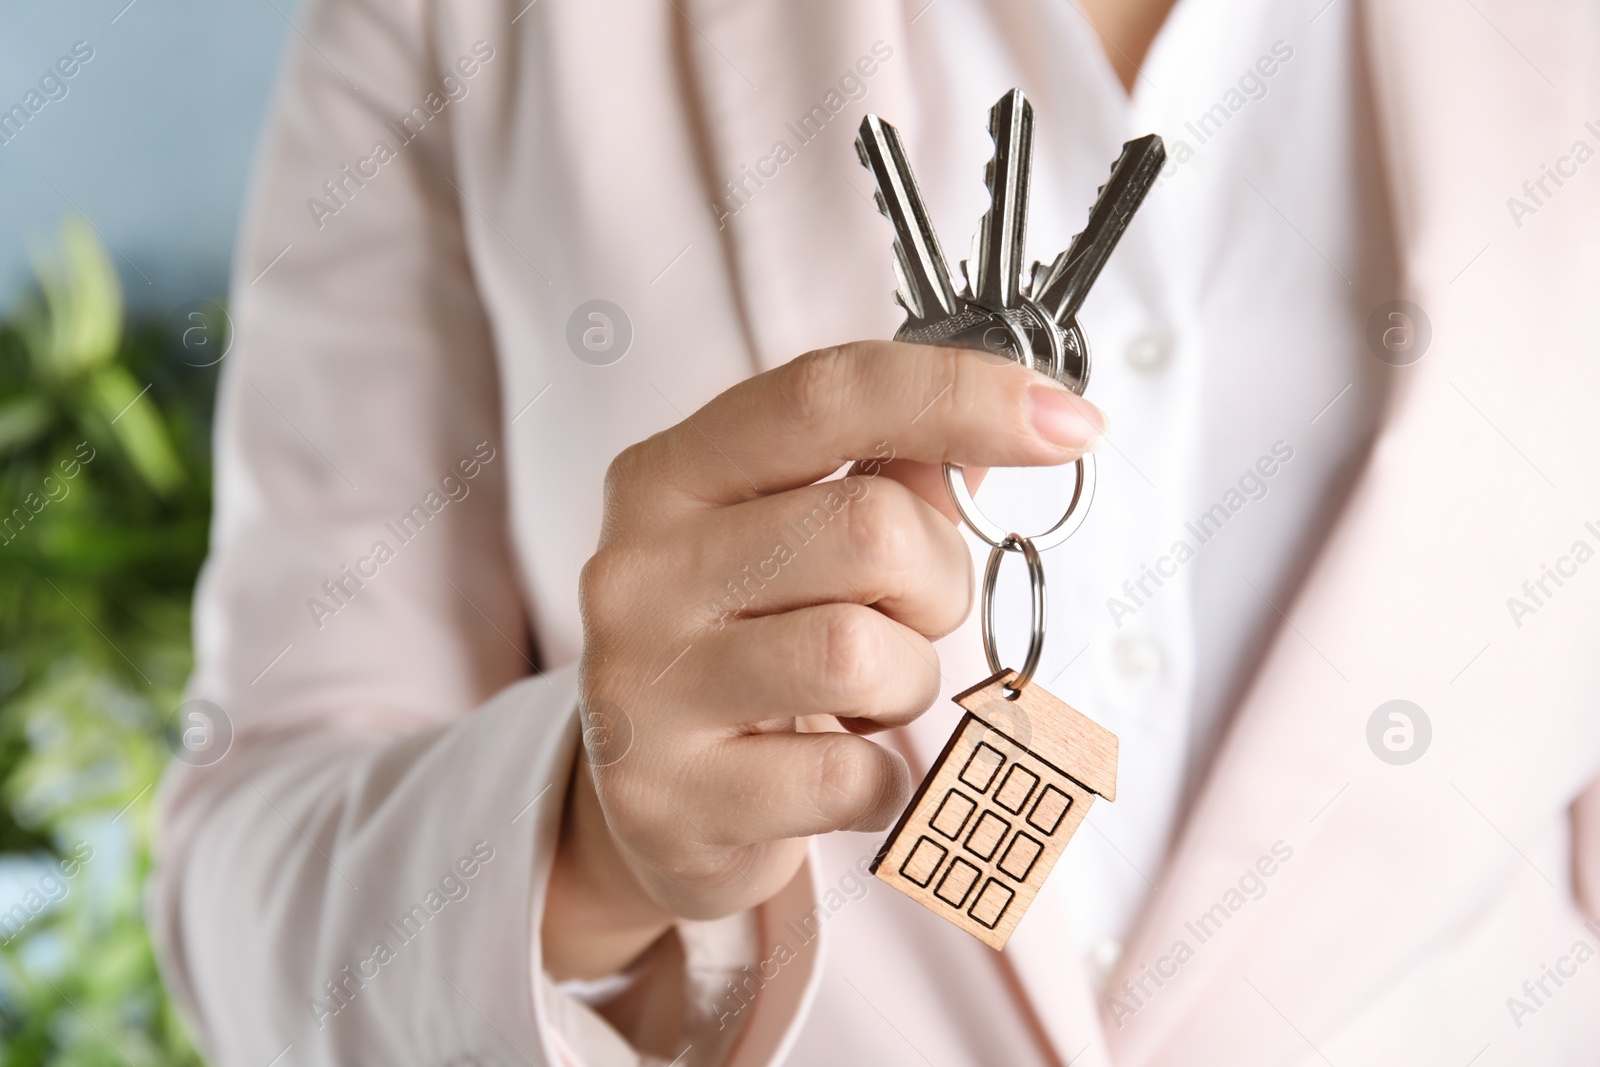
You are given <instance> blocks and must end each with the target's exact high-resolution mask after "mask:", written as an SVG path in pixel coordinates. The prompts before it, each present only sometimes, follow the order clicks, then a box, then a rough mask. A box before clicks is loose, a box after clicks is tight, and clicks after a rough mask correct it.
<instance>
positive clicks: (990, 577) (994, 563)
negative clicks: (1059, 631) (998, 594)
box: [980, 534, 1045, 693]
mask: <svg viewBox="0 0 1600 1067" xmlns="http://www.w3.org/2000/svg"><path fill="white" fill-rule="evenodd" d="M1017 551H1020V552H1021V553H1022V558H1023V559H1025V560H1027V561H1028V586H1029V594H1030V596H1031V598H1032V601H1033V633H1032V635H1031V636H1030V637H1029V638H1028V658H1027V659H1025V660H1023V661H1022V670H1020V671H1018V672H1017V676H1016V677H1015V678H1014V679H1012V680H1011V684H1010V685H1009V686H1008V687H1007V688H1009V689H1010V690H1012V691H1013V692H1016V693H1020V692H1022V689H1023V687H1024V686H1026V685H1027V684H1028V682H1029V681H1030V680H1032V678H1033V672H1034V671H1036V670H1038V669H1039V657H1040V655H1042V654H1043V653H1044V612H1045V601H1044V561H1043V560H1041V559H1040V558H1039V549H1038V548H1037V547H1035V545H1034V543H1033V541H1032V540H1031V539H1029V538H1026V537H1019V536H1017V535H1016V534H1007V535H1006V536H1005V537H1003V538H1002V539H1001V541H1000V543H999V544H998V545H995V546H994V547H993V548H992V549H990V550H989V565H988V566H987V567H985V568H984V570H983V609H982V613H981V615H980V620H981V628H982V631H983V654H984V656H986V657H987V658H988V660H989V669H990V670H991V671H994V672H995V673H996V674H998V673H1000V672H1001V671H1003V670H1005V668H1004V667H1003V666H1001V664H1000V654H999V651H998V650H997V648H996V646H995V640H994V591H995V586H996V585H998V584H999V578H1000V561H1001V560H1003V559H1005V556H1006V553H1007V552H1017Z"/></svg>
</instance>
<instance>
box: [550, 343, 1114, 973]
mask: <svg viewBox="0 0 1600 1067" xmlns="http://www.w3.org/2000/svg"><path fill="white" fill-rule="evenodd" d="M1103 429H1104V420H1103V417H1102V416H1101V415H1100V413H1099V411H1098V410H1097V409H1095V408H1094V407H1093V405H1091V404H1089V403H1088V402H1087V401H1085V400H1083V399H1081V398H1079V397H1077V396H1075V395H1073V394H1071V393H1069V392H1068V391H1067V390H1065V389H1063V388H1061V387H1060V386H1058V385H1056V384H1055V383H1054V382H1051V381H1049V380H1047V379H1045V378H1044V377H1042V376H1041V375H1038V374H1035V373H1034V372H1033V371H1030V370H1027V369H1026V368H1024V367H1020V366H1017V365H1015V364H1012V363H1010V362H1002V361H997V360H996V359H995V358H994V357H986V356H984V355H983V354H981V353H975V352H965V351H956V350H950V349H939V348H930V347H925V346H920V345H904V344H896V343H893V342H875V341H874V342H862V343H858V344H850V345H844V346H842V347H839V348H832V349H826V350H823V351H819V352H813V353H810V354H809V355H805V356H802V357H800V358H799V359H797V360H794V361H793V362H791V363H788V364H786V365H784V366H782V367H779V368H777V369H775V370H772V371H769V372H767V373H765V374H761V375H758V376H757V377H754V378H751V379H749V380H747V381H745V382H742V383H740V384H739V385H737V386H735V387H733V388H732V389H729V390H728V391H727V392H725V393H723V394H722V395H721V396H719V397H717V398H716V399H714V400H712V401H711V402H710V403H709V404H707V405H706V406H705V407H704V408H702V409H701V410H700V411H698V412H697V413H695V415H693V416H692V417H690V418H689V419H686V420H685V421H684V422H682V423H680V424H678V425H677V426H674V427H672V428H671V429H668V430H665V431H663V432H662V433H659V434H656V435H655V436H654V437H652V438H650V439H649V440H647V441H644V442H642V443H640V444H638V445H635V446H633V447H632V448H629V449H628V450H627V451H625V452H623V453H622V454H621V455H620V456H618V457H617V459H616V461H615V462H614V463H612V465H611V469H610V471H609V472H608V474H607V477H606V497H605V519H604V523H603V526H602V530H601V535H600V546H599V550H598V551H597V552H596V553H595V555H594V557H593V558H592V559H590V560H589V562H588V564H587V565H586V566H585V567H584V570H583V580H582V588H581V596H582V608H583V629H584V645H583V659H582V664H581V673H580V678H581V701H582V707H583V710H584V713H585V716H586V722H591V723H594V724H597V725H603V726H609V727H610V728H611V730H612V731H613V737H612V739H611V741H610V744H611V745H617V744H619V743H620V742H618V741H617V739H616V736H615V728H616V726H617V724H618V723H619V722H622V721H626V722H627V723H629V724H631V731H632V733H631V743H630V744H629V746H628V748H627V749H626V752H625V754H623V753H621V752H620V751H618V750H616V749H614V748H613V749H609V750H608V746H607V743H605V742H604V741H603V740H602V734H601V733H600V732H599V731H596V732H595V733H594V734H593V735H592V736H591V740H592V741H593V742H595V744H594V745H593V746H592V748H593V749H594V750H593V751H591V753H590V756H591V758H589V759H586V760H581V761H580V763H579V766H578V768H577V773H576V774H575V775H574V783H573V789H572V793H571V794H570V796H569V798H568V805H567V811H566V817H565V822H564V825H563V829H562V837H561V842H560V845H559V847H558V850H557V858H556V865H555V869H554V872H553V874H552V877H551V883H550V892H549V897H548V901H547V905H546V909H545V917H544V930H543V943H544V956H545V968H546V970H547V971H548V972H550V973H551V974H552V975H554V976H555V977H557V978H569V977H596V976H600V975H604V974H608V973H613V972H615V971H617V970H620V969H622V968H623V967H625V966H626V965H627V964H628V962H629V961H630V960H632V959H633V958H634V957H636V956H637V955H638V954H639V953H640V952H642V951H643V950H644V949H645V948H646V947H648V946H649V945H650V944H651V943H652V942H653V941H654V940H656V939H657V938H658V937H659V936H660V935H661V934H662V933H663V932H664V931H665V930H666V929H667V928H668V927H669V926H670V925H671V923H672V921H673V919H674V918H676V917H683V918H693V919H709V918H715V917H720V916H725V915H729V914H733V913H735V912H738V911H741V910H743V909H746V908H749V907H751V906H753V905H756V904H759V903H761V902H763V901H765V900H767V899H768V898H770V897H771V896H773V895H774V894H776V893H777V892H778V890H780V889H781V888H783V886H784V885H786V884H787V883H788V882H789V881H790V879H791V878H793V876H794V874H795V872H796V870H797V869H798V868H799V866H800V863H801V861H802V859H803V858H804V855H805V842H804V838H806V837H809V836H811V835H813V834H821V833H827V832H829V831H832V830H879V829H882V828H884V827H886V826H888V825H890V824H891V823H892V822H893V820H894V819H895V817H896V816H897V815H898V814H899V812H900V810H901V809H902V808H903V807H904V805H905V803H906V799H907V796H908V794H909V791H910V789H911V785H912V783H911V782H910V779H909V775H908V773H907V770H906V766H905V763H904V761H903V760H902V759H901V758H900V757H899V755H897V754H896V753H894V752H892V751H890V750H889V749H887V748H884V747H882V746H880V745H878V744H876V743H874V742H872V741H868V740H866V739H865V738H863V737H861V736H858V735H859V734H864V733H870V732H873V731H875V730H881V729H886V728H889V727H894V726H900V725H902V724H904V723H907V722H910V721H911V720H913V719H915V718H916V717H917V716H918V715H920V714H922V712H923V711H925V710H927V708H928V707H929V706H930V705H931V704H932V702H933V701H934V700H935V699H936V697H937V696H938V691H939V667H938V656H937V654H936V653H935V652H934V649H933V646H932V644H931V643H930V642H931V641H932V639H934V638H937V637H940V636H942V635H944V634H946V633H949V632H950V631H951V630H953V629H954V628H955V627H956V626H958V625H959V624H960V623H961V621H962V620H963V619H964V618H965V617H966V615H967V612H968V610H969V608H970V607H971V604H972V568H971V564H970V557H969V555H968V552H967V548H966V546H965V544H964V543H963V541H962V539H961V536H960V534H959V533H958V532H957V530H956V528H955V527H954V526H953V525H952V523H951V522H950V521H949V516H950V515H951V514H952V512H951V511H950V509H949V503H948V501H947V500H946V498H945V491H944V486H943V483H942V478H941V475H940V472H939V467H938V464H939V463H941V462H944V461H950V462H954V463H960V464H963V465H965V466H966V467H967V468H968V469H969V471H974V470H976V469H978V468H987V467H990V466H1007V467H1019V466H1036V465H1053V464H1061V463H1066V462H1069V461H1071V460H1073V459H1076V458H1078V457H1079V456H1080V455H1081V454H1082V452H1083V451H1084V450H1085V448H1086V447H1090V446H1091V445H1092V442H1093V440H1094V438H1096V437H1097V436H1098V435H1099V434H1100V433H1101V431H1102V430H1103ZM863 460H865V462H862V461H863ZM851 461H857V462H856V463H855V466H854V467H853V468H852V470H851V473H850V474H849V475H847V476H846V477H844V478H842V479H836V480H833V481H826V482H820V483H818V482H817V479H819V478H824V477H826V476H828V475H829V474H832V473H833V472H835V471H837V470H839V469H840V468H841V467H842V466H843V465H844V464H845V463H849V462H851ZM813 483H815V484H813ZM811 716H815V717H823V716H831V717H833V718H813V719H808V718H807V717H811ZM624 717H625V718H624ZM836 722H837V723H840V724H842V725H843V726H844V727H845V730H843V731H841V730H839V729H838V728H837V725H835V723H836ZM619 755H620V758H617V757H618V756H619Z"/></svg>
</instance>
